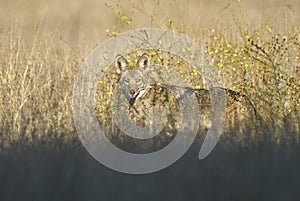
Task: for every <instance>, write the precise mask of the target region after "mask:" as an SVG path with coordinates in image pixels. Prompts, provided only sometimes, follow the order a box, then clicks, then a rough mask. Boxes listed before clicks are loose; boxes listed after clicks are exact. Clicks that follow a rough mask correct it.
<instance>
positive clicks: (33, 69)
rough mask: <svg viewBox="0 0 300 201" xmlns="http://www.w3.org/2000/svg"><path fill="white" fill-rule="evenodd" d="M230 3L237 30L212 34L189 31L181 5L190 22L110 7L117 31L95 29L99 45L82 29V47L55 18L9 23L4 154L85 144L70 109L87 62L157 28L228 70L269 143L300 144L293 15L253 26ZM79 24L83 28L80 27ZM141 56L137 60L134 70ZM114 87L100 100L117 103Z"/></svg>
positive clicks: (190, 73)
mask: <svg viewBox="0 0 300 201" xmlns="http://www.w3.org/2000/svg"><path fill="white" fill-rule="evenodd" d="M228 2H230V4H229V6H225V7H224V9H223V10H222V12H223V13H222V14H224V13H226V12H227V15H226V16H227V17H228V16H230V19H229V18H226V19H227V20H228V21H230V23H226V24H225V23H223V22H222V20H221V19H222V16H221V15H220V16H218V17H216V18H214V20H213V21H211V24H210V25H209V26H206V27H199V26H193V25H191V24H187V23H186V21H188V19H189V18H188V17H184V16H186V15H187V16H188V14H189V13H187V12H186V11H185V10H184V8H185V7H184V6H182V7H178V5H177V3H171V5H170V6H171V8H172V9H174V12H175V11H176V13H177V15H178V16H183V17H182V18H180V17H174V16H172V15H173V14H171V12H170V13H164V15H162V13H163V11H162V10H163V6H162V5H161V4H160V3H159V1H153V2H152V3H151V9H150V8H149V9H145V8H146V7H147V6H148V7H149V6H150V5H148V4H147V5H144V4H143V3H130V4H126V5H123V4H122V3H116V4H113V3H106V4H103V5H104V6H105V9H106V10H107V11H108V12H110V13H111V14H112V15H111V16H108V18H109V22H110V24H111V25H110V26H107V24H105V25H104V26H103V27H102V26H101V27H97V28H95V29H96V31H95V30H94V31H95V32H96V33H101V34H102V35H101V36H104V37H102V38H101V39H99V41H95V42H94V44H92V45H91V43H87V42H86V38H85V37H84V36H83V32H84V31H85V32H87V31H86V30H84V31H83V32H81V30H80V28H78V29H75V32H76V33H77V32H78V34H77V35H76V37H75V39H72V40H71V39H68V38H67V37H66V36H65V35H64V34H63V33H65V32H67V31H66V30H67V28H65V29H64V27H59V26H57V27H55V26H54V27H55V28H53V22H51V19H47V17H45V16H47V15H42V16H41V17H40V20H36V19H35V21H34V22H33V23H32V22H28V21H27V20H26V18H25V19H24V18H22V17H21V18H14V16H11V18H12V19H11V20H10V21H7V22H6V23H4V21H3V22H2V23H4V24H5V26H3V27H1V28H0V65H1V69H0V83H1V84H0V94H1V97H0V100H1V101H0V134H1V136H0V149H1V151H5V150H6V149H9V148H11V147H32V146H34V145H35V144H40V143H42V144H45V145H47V146H50V147H56V146H57V144H55V143H54V142H57V141H59V142H62V143H65V144H68V143H69V144H72V143H73V142H74V140H76V139H77V135H76V133H75V129H74V126H73V121H72V113H71V108H70V105H71V101H72V99H71V97H72V88H73V83H74V79H75V76H76V72H77V71H78V68H79V66H80V65H81V64H82V61H83V59H84V58H85V57H86V56H87V55H88V52H90V51H91V50H92V49H93V48H94V47H95V46H96V44H97V43H98V42H101V41H103V40H105V39H107V38H109V37H115V36H117V35H118V34H119V33H121V32H124V31H127V30H131V29H134V28H141V27H149V26H151V27H158V28H164V29H171V30H174V31H177V32H180V33H184V34H186V35H187V36H189V37H191V38H192V39H193V40H194V41H195V42H198V43H199V44H200V45H201V46H202V47H203V48H205V50H206V53H207V55H208V56H209V57H210V58H211V59H212V61H213V64H214V65H215V66H216V67H217V68H218V69H219V70H220V76H222V77H223V81H224V84H225V86H226V87H227V88H230V89H232V90H235V91H240V92H242V93H244V94H246V95H247V96H249V97H250V99H251V101H252V102H253V104H254V105H255V107H256V109H257V111H258V113H259V114H260V115H261V117H262V118H263V120H264V123H265V128H266V130H267V131H266V132H267V133H269V136H268V138H269V140H270V141H272V142H274V143H275V144H280V143H289V142H297V143H299V140H300V139H299V135H300V130H299V129H300V128H299V122H300V115H299V113H300V112H299V110H300V93H299V91H300V72H299V69H300V67H299V63H300V59H299V57H300V42H299V32H300V31H299V27H297V26H296V25H294V24H293V21H292V20H290V18H289V16H292V14H293V13H291V14H289V15H285V17H286V19H283V21H287V22H291V23H290V24H289V23H286V24H282V26H278V24H276V23H275V22H273V21H272V19H276V16H272V15H270V14H267V13H266V14H265V15H266V16H263V19H265V20H262V21H259V22H258V23H257V24H256V25H253V24H249V23H248V21H247V16H246V15H245V14H244V12H245V10H243V9H242V8H241V6H240V4H241V3H242V2H240V1H228ZM226 5H227V4H226ZM45 12H47V11H46V10H45ZM228 13H229V15H228ZM137 15H139V16H140V17H136V16H137ZM274 15H275V14H274ZM162 16H163V17H162ZM280 17H281V16H280ZM270 19H271V20H270ZM194 21H196V20H195V19H193V22H194ZM85 22H86V23H87V21H85ZM74 23H78V24H76V27H80V24H79V23H80V22H77V21H76V22H75V21H74ZM273 23H274V25H273ZM28 24H30V26H27V25H28ZM54 24H55V22H54ZM50 25H51V26H50ZM50 27H51V28H50ZM61 30H62V31H61ZM71 30H73V29H71ZM68 31H69V30H68ZM105 37H106V38H105ZM186 51H188V50H186ZM139 54H141V52H136V53H135V55H133V57H132V58H131V60H132V64H134V63H135V59H136V58H137V56H138V55H139ZM150 55H151V61H152V62H153V64H157V65H161V64H163V65H172V66H173V67H174V69H176V71H177V72H178V73H179V74H181V75H185V76H186V77H185V78H186V79H187V80H189V84H190V85H191V86H193V87H195V88H202V87H204V85H203V82H202V78H201V76H199V75H198V73H197V72H196V71H194V70H193V69H192V68H191V66H189V65H188V64H184V65H183V63H182V61H181V60H180V59H178V58H175V57H174V58H173V60H172V61H170V60H169V59H170V55H168V54H165V53H162V52H159V51H158V52H153V53H150ZM162 60H164V61H162ZM111 75H113V74H110V75H109V76H111ZM109 76H108V77H107V78H106V79H107V80H110V77H109ZM107 80H99V86H100V89H101V91H102V93H101V94H99V95H100V96H101V98H104V99H105V100H109V98H110V97H111V96H112V91H111V87H110V85H107V84H108V83H107ZM103 106H105V105H98V106H97V108H96V109H97V112H98V115H99V116H101V117H103V118H104V117H105V115H107V114H106V113H105V111H106V107H103ZM106 121H107V120H105V119H103V122H104V123H105V122H106ZM106 123H107V122H106ZM15 145H17V146H15ZM16 149H17V148H16Z"/></svg>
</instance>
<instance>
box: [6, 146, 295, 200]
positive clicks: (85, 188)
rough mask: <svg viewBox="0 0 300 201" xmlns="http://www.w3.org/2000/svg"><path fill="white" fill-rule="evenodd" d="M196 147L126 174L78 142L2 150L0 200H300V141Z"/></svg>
mask: <svg viewBox="0 0 300 201" xmlns="http://www.w3.org/2000/svg"><path fill="white" fill-rule="evenodd" d="M199 146H200V145H197V144H193V146H192V147H191V148H190V150H189V151H188V152H187V153H186V154H185V155H184V156H183V157H182V158H181V159H180V160H178V161H177V162H176V163H175V164H173V165H172V166H170V167H168V168H166V169H164V170H162V171H159V172H155V173H152V174H146V175H127V174H122V173H118V172H115V171H112V170H110V169H108V168H106V167H104V166H103V165H102V164H100V163H98V162H97V161H96V160H95V159H94V158H92V156H91V155H89V154H88V152H87V151H86V150H85V149H84V148H83V147H81V146H80V145H79V146H76V147H69V148H66V149H65V150H64V151H55V150H51V149H46V148H44V147H43V146H42V145H41V146H37V147H35V148H32V149H30V150H27V151H24V152H22V153H20V154H9V155H5V156H4V155H1V156H0V160H1V166H0V179H1V183H0V200H43V201H48V200H49V201H50V200H51V201H55V200H72V201H76V200H80V201H81V200H101V201H102V200H103V201H119V200H122V201H127V200H128V201H133V200H145V201H147V200H149V201H150V200H151V201H153V200H165V201H166V200H170V201H182V200H203V201H206V200H207V201H213V200H218V201H219V200H226V201H227V200H231V201H234V200H243V201H246V200H249V201H250V200H251V201H252V200H257V201H258V200H264V201H265V200H271V201H277V200H282V201H287V200H299V199H300V191H299V190H300V187H299V184H298V183H299V181H300V173H299V169H300V162H299V155H300V146H299V144H290V145H289V146H278V145H277V146H274V145H268V144H265V145H263V146H261V147H260V148H259V149H256V150H255V151H253V150H247V149H245V148H244V149H241V148H234V149H224V148H223V147H222V146H221V145H220V144H218V145H217V146H216V148H215V149H214V150H213V152H212V153H211V154H210V155H209V156H208V157H207V158H206V159H204V160H198V159H197V154H198V151H199Z"/></svg>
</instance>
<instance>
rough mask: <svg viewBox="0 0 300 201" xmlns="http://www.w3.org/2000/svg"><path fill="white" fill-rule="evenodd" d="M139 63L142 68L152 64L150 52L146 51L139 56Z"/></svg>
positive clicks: (144, 68)
mask: <svg viewBox="0 0 300 201" xmlns="http://www.w3.org/2000/svg"><path fill="white" fill-rule="evenodd" d="M137 64H138V66H139V68H141V69H142V70H146V69H147V68H148V67H149V66H150V63H149V56H148V54H146V53H144V54H143V55H142V56H141V57H140V58H139V60H138V62H137Z"/></svg>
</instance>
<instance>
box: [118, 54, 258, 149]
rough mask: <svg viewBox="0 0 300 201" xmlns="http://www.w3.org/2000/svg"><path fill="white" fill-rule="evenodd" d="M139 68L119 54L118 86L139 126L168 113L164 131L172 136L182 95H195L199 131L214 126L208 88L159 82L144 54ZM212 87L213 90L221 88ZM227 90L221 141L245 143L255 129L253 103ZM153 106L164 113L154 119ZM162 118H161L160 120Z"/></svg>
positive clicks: (178, 125) (178, 118)
mask: <svg viewBox="0 0 300 201" xmlns="http://www.w3.org/2000/svg"><path fill="white" fill-rule="evenodd" d="M136 65H137V66H136V68H133V69H129V68H128V67H129V64H128V62H127V60H126V59H125V58H124V57H123V56H121V55H118V56H117V57H116V60H115V66H116V69H117V72H118V73H119V74H120V75H121V76H120V79H119V86H120V88H121V91H122V92H121V93H123V95H124V97H125V98H124V101H127V103H128V107H129V109H128V110H129V117H130V118H131V120H132V121H134V122H135V123H136V125H137V126H140V127H144V126H150V125H151V124H153V123H154V122H153V121H155V120H156V121H157V120H158V119H160V117H159V115H163V116H167V120H166V121H167V123H166V126H165V128H164V130H163V131H162V132H165V133H167V136H173V135H175V134H176V131H178V128H179V127H180V117H181V115H180V105H181V104H182V103H181V99H182V97H183V96H189V95H191V94H194V95H195V97H196V98H197V104H198V108H199V114H200V119H199V130H198V132H199V133H205V131H207V129H209V128H210V127H211V126H212V123H211V120H210V119H211V114H212V111H211V97H210V92H209V90H207V89H194V88H192V87H181V86H174V85H168V84H164V83H160V82H159V81H157V80H156V79H155V77H153V76H151V73H150V72H151V69H152V68H153V66H151V65H150V62H149V57H148V55H147V54H146V53H144V54H143V55H142V56H141V57H140V58H139V59H138V61H137V64H136ZM220 89H222V88H213V89H211V90H220ZM223 90H225V94H226V105H225V112H226V118H225V124H224V128H223V135H222V136H221V141H222V142H223V143H231V144H232V143H238V144H242V145H245V144H246V143H247V140H249V139H250V137H251V132H253V130H254V129H253V128H255V122H256V120H257V114H256V110H255V108H254V106H253V105H252V103H251V101H250V100H249V98H248V97H247V96H246V95H243V94H241V93H239V92H236V91H232V90H229V89H223ZM151 107H157V108H159V109H162V108H164V109H162V111H167V112H166V113H165V112H161V113H160V112H156V115H158V116H155V117H154V118H153V117H152V118H151V115H150V114H151V111H152V114H153V110H151ZM158 121H160V120H158Z"/></svg>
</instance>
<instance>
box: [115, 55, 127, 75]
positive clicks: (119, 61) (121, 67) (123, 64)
mask: <svg viewBox="0 0 300 201" xmlns="http://www.w3.org/2000/svg"><path fill="white" fill-rule="evenodd" d="M115 65H116V68H117V73H121V72H123V71H125V70H126V68H127V67H128V62H127V60H126V59H125V58H124V57H123V56H121V55H117V56H116V61H115Z"/></svg>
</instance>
